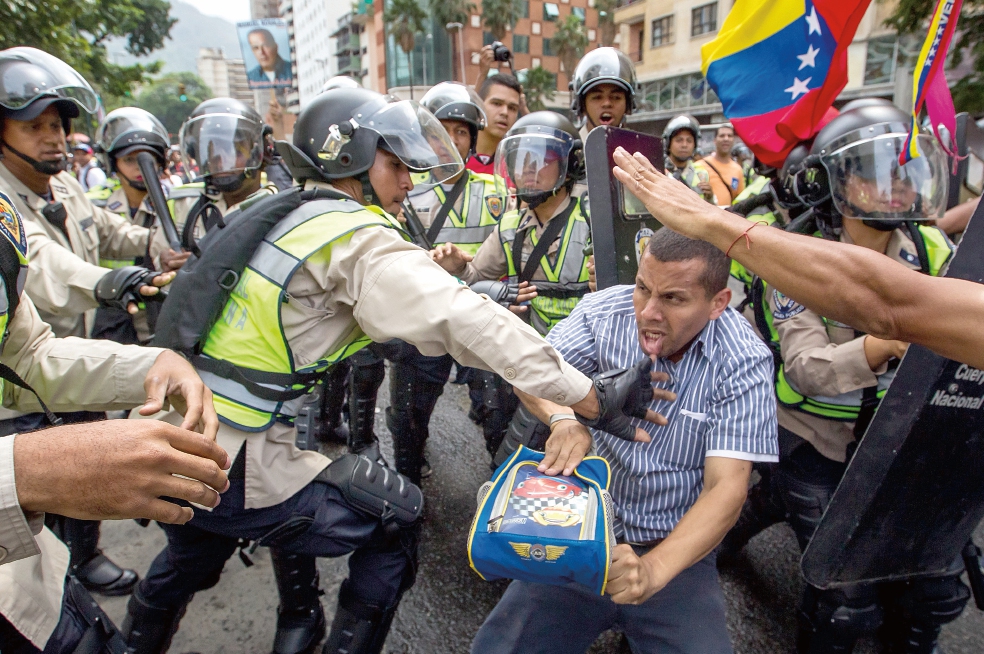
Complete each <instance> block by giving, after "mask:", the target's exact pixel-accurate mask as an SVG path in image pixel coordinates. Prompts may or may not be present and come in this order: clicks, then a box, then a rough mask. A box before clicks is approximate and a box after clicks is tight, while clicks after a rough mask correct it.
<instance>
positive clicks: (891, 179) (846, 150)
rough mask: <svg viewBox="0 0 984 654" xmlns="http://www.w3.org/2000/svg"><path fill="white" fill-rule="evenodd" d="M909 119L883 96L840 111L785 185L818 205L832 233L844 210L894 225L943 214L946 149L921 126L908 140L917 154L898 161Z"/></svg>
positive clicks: (875, 224)
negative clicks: (883, 100)
mask: <svg viewBox="0 0 984 654" xmlns="http://www.w3.org/2000/svg"><path fill="white" fill-rule="evenodd" d="M909 127H910V122H909V116H907V115H906V114H905V112H903V111H902V110H900V109H898V108H896V107H894V106H891V105H887V104H871V105H868V106H862V107H858V108H856V109H851V110H850V111H845V112H843V113H841V114H840V115H839V116H837V117H836V118H834V119H833V120H831V121H830V122H829V123H827V125H825V126H824V128H823V129H822V130H820V133H819V134H817V136H816V139H815V140H814V142H813V146H812V147H811V148H810V154H809V156H807V157H806V158H805V159H804V160H803V162H802V164H801V165H800V167H799V170H797V171H796V172H795V173H794V174H792V175H791V177H790V179H789V180H788V182H787V184H788V188H789V190H790V191H791V192H792V194H793V195H795V196H796V198H797V199H798V200H799V201H800V202H802V203H803V204H804V205H806V206H810V207H815V208H816V209H817V215H818V219H819V222H820V223H821V225H822V227H825V228H826V229H824V231H825V233H826V234H828V235H836V231H837V229H839V228H840V227H841V225H842V223H841V219H842V218H854V219H858V220H863V221H864V223H865V224H866V225H868V226H869V227H874V228H876V229H881V230H885V231H892V230H894V229H898V228H899V227H900V226H901V225H902V224H903V223H905V222H910V221H920V220H933V219H936V218H939V217H942V215H943V211H944V210H945V209H946V196H947V184H948V175H947V172H948V171H947V166H946V156H945V154H944V153H943V151H942V148H941V147H940V146H939V143H937V141H936V139H935V138H934V137H932V136H931V135H928V134H920V135H919V136H918V137H916V141H915V144H914V145H915V147H916V149H917V150H918V151H919V153H920V155H921V156H919V157H917V158H914V159H912V160H911V161H909V162H908V163H906V164H905V165H901V164H899V155H900V154H901V153H902V152H904V151H905V148H906V143H907V140H908V136H909ZM824 222H826V223H827V224H826V225H823V223H824Z"/></svg>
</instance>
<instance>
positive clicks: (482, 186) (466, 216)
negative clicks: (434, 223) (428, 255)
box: [433, 170, 503, 255]
mask: <svg viewBox="0 0 984 654" xmlns="http://www.w3.org/2000/svg"><path fill="white" fill-rule="evenodd" d="M465 174H467V175H468V177H469V179H468V183H467V184H465V188H464V190H462V191H461V196H460V197H459V198H458V201H457V202H456V203H455V204H456V205H459V206H461V212H460V213H459V212H458V211H456V210H455V208H452V209H451V211H449V212H448V217H447V218H445V219H444V225H443V226H442V227H441V231H440V232H438V234H437V238H435V239H434V244H435V245H437V244H439V243H447V242H449V241H450V242H451V243H454V244H455V245H457V246H458V247H459V248H461V249H462V250H464V251H465V252H467V253H468V254H471V255H474V254H475V253H476V252H478V248H480V247H482V243H484V242H485V239H487V238H488V237H489V234H491V233H492V232H493V231H495V226H496V225H497V224H498V222H499V217H500V216H501V215H502V206H503V203H502V198H501V197H499V196H498V195H496V192H495V179H494V178H493V177H492V175H483V174H480V173H473V172H472V171H470V170H466V171H465ZM434 193H436V194H437V197H438V199H439V200H440V201H441V204H444V203H445V202H446V201H447V193H446V192H445V191H444V187H442V186H440V185H438V186H435V187H434ZM433 216H434V217H436V216H437V214H436V213H435V214H433Z"/></svg>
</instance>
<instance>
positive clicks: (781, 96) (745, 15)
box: [701, 0, 871, 167]
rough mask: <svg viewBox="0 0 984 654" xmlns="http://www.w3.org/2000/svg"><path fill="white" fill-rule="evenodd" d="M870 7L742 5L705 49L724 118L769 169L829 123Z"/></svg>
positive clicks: (809, 0)
mask: <svg viewBox="0 0 984 654" xmlns="http://www.w3.org/2000/svg"><path fill="white" fill-rule="evenodd" d="M870 2H871V0H853V1H852V0H736V2H735V4H734V7H733V8H732V9H731V12H730V13H729V14H728V17H727V19H725V21H724V24H723V25H722V26H721V31H720V32H719V33H718V36H717V38H715V39H714V40H713V41H711V42H710V43H708V44H706V45H705V46H704V47H703V48H701V57H702V60H703V65H702V71H703V73H704V77H706V78H707V81H708V82H709V83H710V85H711V87H712V88H713V89H714V91H715V92H716V93H717V95H718V97H719V98H720V99H721V103H722V104H723V105H724V115H725V116H727V117H728V119H729V120H731V122H732V124H733V125H734V126H735V131H736V132H737V133H738V135H739V136H741V138H742V140H743V141H744V142H745V143H746V144H747V145H748V146H749V147H750V148H751V149H752V151H753V152H754V153H755V155H756V157H758V158H759V159H760V160H762V161H763V162H765V163H767V164H769V165H773V166H777V167H778V166H781V165H782V162H783V161H784V160H785V158H786V155H787V154H789V151H790V150H792V149H793V147H794V146H795V145H796V144H797V143H799V142H800V141H803V140H806V139H809V138H811V137H813V136H814V135H815V134H816V133H817V132H818V131H819V130H820V128H821V127H822V126H823V125H824V124H826V122H827V121H828V120H830V118H832V117H833V116H834V115H836V112H835V111H834V110H833V109H832V108H831V107H832V105H833V102H834V100H835V99H836V98H837V95H838V94H839V93H840V92H841V90H842V89H843V88H844V85H845V84H847V47H848V46H849V45H850V43H851V40H852V39H853V38H854V33H855V32H856V31H857V27H858V23H859V22H860V21H861V18H862V17H863V16H864V12H865V11H866V10H867V8H868V5H869V4H870Z"/></svg>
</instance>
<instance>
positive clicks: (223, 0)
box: [181, 0, 250, 23]
mask: <svg viewBox="0 0 984 654" xmlns="http://www.w3.org/2000/svg"><path fill="white" fill-rule="evenodd" d="M181 1H182V2H186V3H188V4H190V5H193V6H195V7H196V8H197V9H198V11H200V12H202V13H203V14H208V15H209V16H218V17H220V18H225V19H226V20H228V21H230V22H232V23H235V22H237V21H242V20H249V18H250V16H249V0H181Z"/></svg>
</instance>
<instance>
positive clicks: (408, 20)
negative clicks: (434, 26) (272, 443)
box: [383, 0, 427, 98]
mask: <svg viewBox="0 0 984 654" xmlns="http://www.w3.org/2000/svg"><path fill="white" fill-rule="evenodd" d="M387 4H388V5H389V6H388V7H387V8H386V11H385V13H384V14H383V21H384V22H385V23H386V25H387V26H388V29H389V33H390V34H392V35H393V38H394V39H395V40H396V42H397V43H398V44H399V46H400V50H403V54H405V55H406V56H407V57H408V58H409V61H410V97H411V98H413V49H414V46H416V45H417V35H418V34H420V33H421V32H423V31H424V29H425V28H426V22H427V12H425V11H424V10H423V8H422V7H421V6H420V5H419V4H418V3H417V0H389V2H388V3H387Z"/></svg>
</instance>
